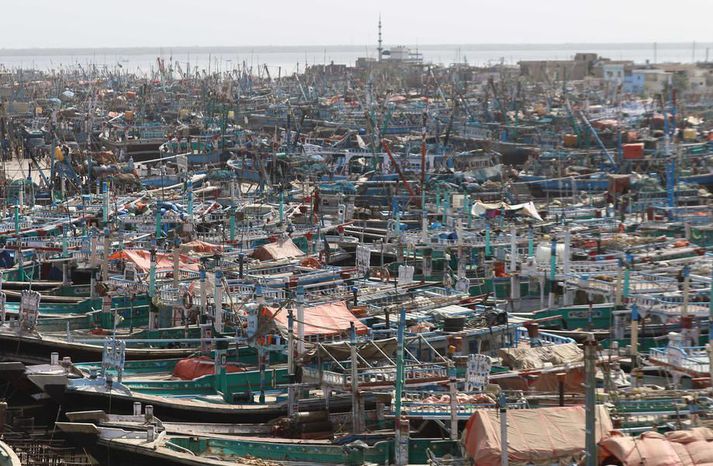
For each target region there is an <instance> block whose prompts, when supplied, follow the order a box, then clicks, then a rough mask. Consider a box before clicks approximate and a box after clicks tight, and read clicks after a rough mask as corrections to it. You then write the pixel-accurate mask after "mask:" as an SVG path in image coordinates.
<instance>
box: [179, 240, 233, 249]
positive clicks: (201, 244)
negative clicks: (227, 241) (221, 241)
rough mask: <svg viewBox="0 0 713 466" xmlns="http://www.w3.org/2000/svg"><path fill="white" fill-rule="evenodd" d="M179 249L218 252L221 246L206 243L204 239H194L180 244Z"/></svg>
mask: <svg viewBox="0 0 713 466" xmlns="http://www.w3.org/2000/svg"><path fill="white" fill-rule="evenodd" d="M181 249H183V250H184V251H193V252H220V251H222V250H223V246H220V245H218V244H212V243H206V242H205V241H200V240H194V241H189V242H188V243H183V244H182V245H181Z"/></svg>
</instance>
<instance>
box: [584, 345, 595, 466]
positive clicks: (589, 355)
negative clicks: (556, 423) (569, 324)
mask: <svg viewBox="0 0 713 466" xmlns="http://www.w3.org/2000/svg"><path fill="white" fill-rule="evenodd" d="M596 359H597V342H596V340H595V339H594V334H591V333H590V334H589V335H587V341H585V342H584V376H585V385H584V386H585V397H584V398H585V409H586V419H585V428H586V431H585V436H586V437H585V452H586V456H587V462H586V466H597V439H596V431H595V430H596V422H597V419H596V407H597V405H596V403H597V400H596V370H597V369H596Z"/></svg>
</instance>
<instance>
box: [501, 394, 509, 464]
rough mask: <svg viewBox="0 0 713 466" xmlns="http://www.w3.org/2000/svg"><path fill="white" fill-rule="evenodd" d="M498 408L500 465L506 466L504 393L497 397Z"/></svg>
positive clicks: (506, 405) (505, 406) (506, 422)
mask: <svg viewBox="0 0 713 466" xmlns="http://www.w3.org/2000/svg"><path fill="white" fill-rule="evenodd" d="M498 408H499V411H500V465H501V466H508V463H509V461H510V454H509V453H510V452H509V448H508V415H507V413H508V404H507V398H505V393H502V392H501V393H500V397H498Z"/></svg>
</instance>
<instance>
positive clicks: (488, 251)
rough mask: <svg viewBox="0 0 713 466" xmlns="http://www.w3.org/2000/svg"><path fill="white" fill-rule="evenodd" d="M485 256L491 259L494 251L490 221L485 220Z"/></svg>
mask: <svg viewBox="0 0 713 466" xmlns="http://www.w3.org/2000/svg"><path fill="white" fill-rule="evenodd" d="M485 222H486V223H485V258H486V259H490V256H491V255H492V251H491V249H490V222H489V221H487V220H486V221H485Z"/></svg>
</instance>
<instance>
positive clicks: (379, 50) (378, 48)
mask: <svg viewBox="0 0 713 466" xmlns="http://www.w3.org/2000/svg"><path fill="white" fill-rule="evenodd" d="M376 50H377V51H378V52H379V61H381V54H382V53H383V51H384V48H383V47H382V46H381V13H379V46H378V47H377V48H376Z"/></svg>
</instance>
